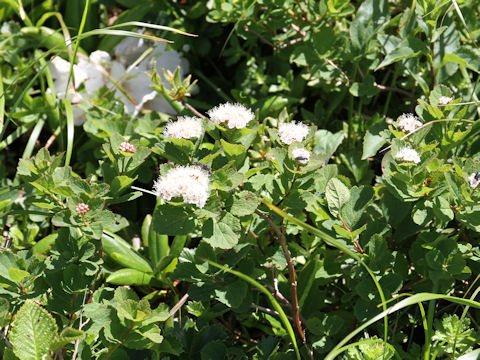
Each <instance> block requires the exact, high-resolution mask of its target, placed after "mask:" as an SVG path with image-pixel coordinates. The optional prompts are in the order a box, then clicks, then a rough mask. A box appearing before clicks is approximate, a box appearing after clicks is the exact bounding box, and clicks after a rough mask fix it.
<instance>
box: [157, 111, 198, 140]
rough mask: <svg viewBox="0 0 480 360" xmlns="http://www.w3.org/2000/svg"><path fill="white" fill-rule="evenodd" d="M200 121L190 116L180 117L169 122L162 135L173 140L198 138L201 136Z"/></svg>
mask: <svg viewBox="0 0 480 360" xmlns="http://www.w3.org/2000/svg"><path fill="white" fill-rule="evenodd" d="M202 131H203V127H202V119H200V118H198V117H192V116H183V117H182V116H180V117H179V118H178V120H177V121H175V122H169V123H168V125H167V126H166V127H165V129H164V130H163V135H164V136H165V137H168V138H175V139H191V138H199V137H200V136H201V135H202Z"/></svg>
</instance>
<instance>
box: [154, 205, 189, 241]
mask: <svg viewBox="0 0 480 360" xmlns="http://www.w3.org/2000/svg"><path fill="white" fill-rule="evenodd" d="M152 223H153V230H154V231H156V232H157V233H159V234H165V235H188V234H189V233H191V232H192V231H193V229H194V228H195V219H194V217H193V212H192V211H189V210H187V209H186V208H184V207H183V206H175V205H171V204H163V205H157V207H156V208H155V211H154V212H153V219H152Z"/></svg>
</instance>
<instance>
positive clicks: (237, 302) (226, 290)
mask: <svg viewBox="0 0 480 360" xmlns="http://www.w3.org/2000/svg"><path fill="white" fill-rule="evenodd" d="M247 291H248V286H247V284H246V283H245V281H241V280H237V281H234V282H231V283H229V284H227V286H225V287H221V288H219V289H215V296H216V298H217V299H218V301H220V302H222V303H224V304H225V305H227V306H229V307H233V308H237V307H239V306H241V305H242V304H243V301H244V299H245V297H246V296H247Z"/></svg>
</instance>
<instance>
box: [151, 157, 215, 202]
mask: <svg viewBox="0 0 480 360" xmlns="http://www.w3.org/2000/svg"><path fill="white" fill-rule="evenodd" d="M153 191H154V192H155V193H156V194H157V196H158V197H160V198H162V199H164V200H166V201H170V200H171V199H172V198H176V197H182V198H183V201H184V202H186V203H188V204H195V205H197V206H198V207H199V208H203V207H204V206H205V203H206V202H207V199H208V194H209V193H208V173H207V172H206V171H204V170H202V169H201V168H200V167H198V166H179V167H176V168H174V169H171V170H170V171H168V173H167V174H166V175H165V176H160V177H159V178H158V179H157V180H156V181H155V182H154V184H153Z"/></svg>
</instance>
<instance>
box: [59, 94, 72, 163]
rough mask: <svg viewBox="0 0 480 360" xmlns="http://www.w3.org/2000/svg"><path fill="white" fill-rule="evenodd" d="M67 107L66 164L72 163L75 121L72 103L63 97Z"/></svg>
mask: <svg viewBox="0 0 480 360" xmlns="http://www.w3.org/2000/svg"><path fill="white" fill-rule="evenodd" d="M62 104H63V107H64V108H65V116H66V117H67V154H66V155H65V166H68V165H70V159H71V158H72V150H73V136H74V122H73V109H72V104H71V103H70V101H68V100H67V99H62Z"/></svg>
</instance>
